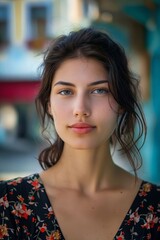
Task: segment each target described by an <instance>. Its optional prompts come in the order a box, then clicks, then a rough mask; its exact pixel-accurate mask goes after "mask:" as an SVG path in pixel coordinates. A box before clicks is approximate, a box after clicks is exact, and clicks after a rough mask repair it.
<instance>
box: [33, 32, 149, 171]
mask: <svg viewBox="0 0 160 240" xmlns="http://www.w3.org/2000/svg"><path fill="white" fill-rule="evenodd" d="M80 57H85V58H94V59H96V60H97V61H100V62H101V63H102V65H103V66H104V67H105V69H106V71H107V73H108V80H109V89H110V91H111V93H112V95H113V97H114V99H115V100H116V102H117V103H118V104H119V106H120V108H121V109H122V113H121V114H119V116H118V123H117V127H116V130H115V132H114V134H113V136H112V137H111V141H110V142H111V144H112V145H113V146H116V144H117V143H119V145H120V150H121V151H122V152H123V153H124V154H125V155H126V156H127V159H128V160H129V162H130V164H131V166H132V168H133V170H134V173H135V174H136V170H137V169H138V167H139V166H141V160H142V158H141V154H140V148H141V146H142V145H143V144H144V141H145V137H146V124H145V119H144V115H143V111H142V108H141V105H140V99H139V91H138V86H139V80H138V79H137V77H135V76H134V75H133V74H132V73H131V71H130V70H129V67H128V61H127V58H126V54H125V52H124V49H123V48H122V47H121V46H120V45H119V44H117V43H116V42H114V41H113V40H112V39H111V38H110V37H109V36H108V35H107V33H104V32H101V31H97V30H94V29H93V28H84V29H81V30H79V31H72V32H70V33H69V34H68V35H63V36H60V37H58V38H57V39H55V40H53V41H52V42H51V44H50V46H49V47H48V49H47V50H46V52H45V53H44V61H43V65H42V67H43V71H42V75H41V78H42V82H41V88H40V91H39V93H38V96H37V98H36V108H37V111H38V113H39V115H40V119H41V123H42V132H43V134H44V133H45V132H46V131H47V129H48V126H49V125H50V124H52V125H54V121H53V118H52V116H51V115H50V114H49V112H48V103H49V98H50V93H51V85H52V81H53V79H54V75H55V72H56V70H57V69H58V68H59V67H60V65H61V64H62V62H64V61H65V60H67V59H71V58H80ZM135 127H136V128H135ZM140 139H142V141H141V144H140V141H139V140H140ZM48 140H49V142H50V145H49V146H48V147H47V148H45V149H44V150H43V151H42V152H41V153H40V155H39V162H40V164H41V166H42V168H43V169H47V168H49V167H51V166H53V165H54V164H56V163H57V162H58V160H59V159H60V157H61V154H62V151H63V146H64V142H63V140H62V139H61V138H60V137H59V136H58V134H57V133H55V139H54V141H50V139H48Z"/></svg>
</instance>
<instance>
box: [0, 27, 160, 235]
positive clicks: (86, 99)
mask: <svg viewBox="0 0 160 240" xmlns="http://www.w3.org/2000/svg"><path fill="white" fill-rule="evenodd" d="M137 87H138V81H137V79H136V78H135V77H134V76H133V75H132V74H131V72H130V71H129V68H128V63H127V59H126V56H125V53H124V51H123V49H122V48H121V47H120V46H119V45H118V44H117V43H115V42H114V41H113V40H112V39H110V37H109V36H108V35H107V34H105V33H102V32H99V31H96V30H94V29H91V28H87V29H81V30H79V31H77V32H71V33H70V34H69V35H68V36H61V37H59V38H57V39H56V40H55V41H53V43H52V44H51V46H50V47H49V48H48V50H47V51H46V53H45V57H44V65H43V72H42V85H41V89H40V92H39V94H38V96H37V99H36V106H37V109H38V112H39V113H40V117H41V120H42V125H43V132H44V131H45V130H47V129H48V132H49V135H50V136H52V137H53V138H54V139H53V140H52V139H49V140H50V146H49V147H48V148H46V149H44V150H43V151H42V152H41V154H40V156H39V162H40V164H41V166H42V168H43V171H42V172H41V173H40V174H34V175H31V176H27V177H25V178H17V179H14V180H10V181H6V182H2V183H1V187H0V189H1V190H0V194H1V196H0V215H1V220H0V229H1V230H0V239H48V240H49V239H50V240H51V239H54V240H55V239H66V240H80V239H83V240H89V239H92V240H98V239H100V240H106V239H107V240H111V239H118V240H120V239H127V240H130V239H135V240H136V239H138V240H139V239H154V240H156V239H157V240H158V239H160V188H159V187H157V186H156V185H153V184H151V183H148V182H145V181H143V180H141V179H139V178H138V177H137V175H136V169H137V167H138V165H137V163H138V162H139V161H140V160H141V156H140V152H139V148H138V147H137V145H138V141H139V140H140V138H141V137H143V136H144V137H145V132H146V127H145V121H144V117H143V114H142V110H141V107H140V104H139V102H138V91H137ZM135 125H136V128H137V129H136V131H135ZM50 126H54V128H55V132H53V131H52V129H51V128H50ZM117 144H118V146H120V150H121V152H122V153H123V154H124V155H122V156H124V157H125V158H127V159H128V161H129V162H130V163H131V165H132V167H133V171H134V173H135V174H134V175H133V174H130V173H129V172H127V171H125V170H123V169H122V168H120V167H119V166H117V165H116V164H115V163H114V162H113V159H112V153H111V149H114V148H115V146H117Z"/></svg>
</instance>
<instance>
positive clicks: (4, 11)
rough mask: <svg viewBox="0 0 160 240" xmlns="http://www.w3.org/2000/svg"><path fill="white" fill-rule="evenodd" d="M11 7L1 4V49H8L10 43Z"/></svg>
mask: <svg viewBox="0 0 160 240" xmlns="http://www.w3.org/2000/svg"><path fill="white" fill-rule="evenodd" d="M9 7H10V6H9V5H6V4H1V3H0V48H3V47H6V46H7V45H8V44H9V42H10V36H9V24H10V12H9V10H10V8H9Z"/></svg>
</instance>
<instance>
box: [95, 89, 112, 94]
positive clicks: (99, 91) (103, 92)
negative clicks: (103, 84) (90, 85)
mask: <svg viewBox="0 0 160 240" xmlns="http://www.w3.org/2000/svg"><path fill="white" fill-rule="evenodd" d="M108 92H109V90H108V89H105V88H99V89H95V90H93V91H92V93H94V94H107V93H108Z"/></svg>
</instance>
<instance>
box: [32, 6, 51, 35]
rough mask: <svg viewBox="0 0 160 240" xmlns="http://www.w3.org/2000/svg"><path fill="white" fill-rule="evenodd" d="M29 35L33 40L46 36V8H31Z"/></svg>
mask: <svg viewBox="0 0 160 240" xmlns="http://www.w3.org/2000/svg"><path fill="white" fill-rule="evenodd" d="M30 11H31V13H30V16H31V34H32V36H33V38H34V39H38V38H44V37H45V36H46V25H47V11H46V7H45V6H43V7H41V6H37V7H31V9H30Z"/></svg>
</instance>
